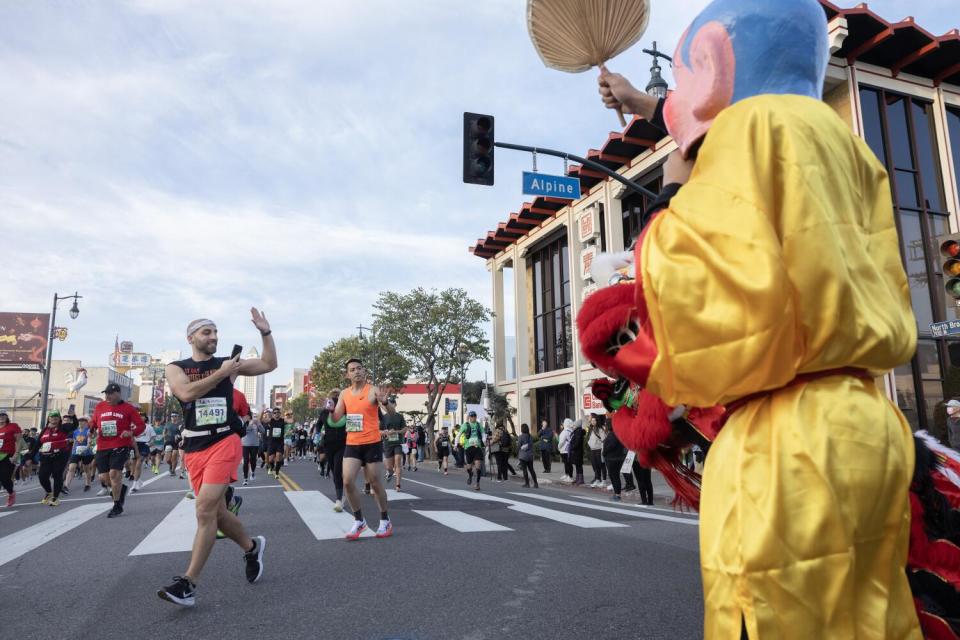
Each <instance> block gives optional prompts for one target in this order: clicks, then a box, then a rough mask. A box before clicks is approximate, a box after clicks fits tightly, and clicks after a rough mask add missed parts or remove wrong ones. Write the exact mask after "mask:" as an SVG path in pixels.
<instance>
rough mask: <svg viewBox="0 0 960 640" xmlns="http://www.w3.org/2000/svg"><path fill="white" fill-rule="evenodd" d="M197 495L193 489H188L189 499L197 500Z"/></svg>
mask: <svg viewBox="0 0 960 640" xmlns="http://www.w3.org/2000/svg"><path fill="white" fill-rule="evenodd" d="M196 499H197V496H196V495H195V494H194V493H193V489H190V491H187V500H196Z"/></svg>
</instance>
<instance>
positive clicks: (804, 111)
mask: <svg viewBox="0 0 960 640" xmlns="http://www.w3.org/2000/svg"><path fill="white" fill-rule="evenodd" d="M639 260H640V265H639V268H640V269H641V272H642V279H643V283H644V285H643V286H644V296H645V298H646V302H647V306H648V307H649V313H650V321H651V324H652V328H653V331H654V336H655V338H656V343H657V347H658V349H659V354H658V357H657V359H656V361H655V362H654V365H653V368H652V370H651V373H650V377H649V380H648V388H649V390H650V391H651V392H653V393H655V394H656V395H658V396H660V397H661V398H662V399H663V400H664V401H666V403H667V404H669V405H671V406H673V405H679V404H687V405H691V406H699V407H709V406H712V405H715V404H727V403H729V402H730V401H732V400H735V399H737V398H740V397H743V396H746V395H749V394H752V393H756V392H758V391H764V390H771V391H772V393H770V394H769V395H766V396H763V397H761V398H758V399H755V400H753V401H751V402H749V403H748V404H746V405H745V406H744V407H743V408H741V409H740V410H739V411H737V412H735V413H734V414H733V415H732V417H731V418H730V420H729V422H727V424H726V426H725V427H724V428H723V430H722V431H721V432H720V435H719V437H718V438H717V440H716V442H715V444H714V445H713V446H712V448H711V449H710V453H709V456H708V458H707V463H706V468H705V472H704V478H703V493H702V502H701V514H700V555H701V565H702V573H703V588H704V601H705V614H706V615H705V635H706V637H707V638H708V639H709V638H722V639H724V640H726V639H731V640H735V639H738V638H739V637H740V632H741V625H742V624H743V623H745V624H746V628H747V631H748V633H749V636H750V638H751V640H767V639H768V638H778V639H779V638H802V639H804V640H823V639H826V638H838V639H843V640H852V639H854V638H857V639H862V638H887V639H893V638H906V637H910V638H919V637H920V631H919V627H918V624H917V618H916V613H915V612H914V606H913V602H912V600H911V595H910V588H909V585H908V584H907V579H906V575H905V571H904V567H905V564H906V558H907V542H908V537H909V528H910V511H909V505H908V498H907V492H908V489H909V484H910V478H911V474H912V473H913V456H914V453H913V440H912V438H911V433H910V428H909V426H908V425H907V423H906V421H905V420H904V418H903V416H902V415H901V413H900V412H899V410H898V409H897V408H896V407H895V406H893V405H892V404H891V403H890V402H889V401H888V399H887V398H886V396H885V395H884V393H883V390H882V389H878V388H877V387H876V386H875V384H874V382H873V381H872V380H869V379H867V380H864V379H861V378H857V377H853V376H843V375H836V376H832V377H824V378H819V379H817V380H814V381H812V382H808V383H806V384H798V385H795V386H789V387H786V388H782V387H784V385H786V384H787V383H789V382H790V381H791V380H793V379H794V378H795V377H796V376H797V374H800V373H808V372H816V371H825V370H830V369H835V368H840V367H857V368H862V369H867V370H869V371H870V372H871V373H873V374H875V375H879V374H880V373H882V372H885V371H888V370H890V369H892V368H893V367H895V366H897V365H899V364H901V363H904V362H907V361H909V360H910V358H911V357H912V355H913V352H914V349H915V346H916V321H915V320H914V316H913V313H912V311H911V307H910V296H909V291H908V287H907V279H906V276H905V274H904V270H903V266H902V262H901V259H900V252H899V243H898V239H897V231H896V227H895V224H894V219H893V207H892V202H891V197H890V187H889V184H888V178H887V174H886V172H885V170H884V169H883V167H882V165H881V164H880V163H879V162H878V161H877V159H876V158H875V157H874V155H873V154H872V152H871V151H870V149H869V148H868V147H867V145H866V144H865V143H864V142H863V141H862V140H860V139H858V138H856V137H855V136H854V135H853V134H852V133H851V132H850V130H849V128H848V127H847V126H846V125H845V124H844V123H843V121H842V120H841V119H840V118H839V117H838V116H837V115H836V114H835V113H834V112H833V111H832V110H831V109H830V107H828V106H827V105H825V104H823V103H822V102H819V101H817V100H813V99H811V98H807V97H803V96H790V95H786V96H784V95H778V96H775V95H763V96H757V97H753V98H749V99H745V100H743V101H741V102H738V103H736V104H735V105H733V106H731V107H729V108H727V109H725V110H724V111H723V112H721V114H720V115H719V117H718V118H717V119H716V120H715V122H714V123H713V126H712V127H711V129H710V132H709V133H708V134H707V137H706V138H705V140H704V143H703V145H702V147H701V149H700V151H699V154H698V159H697V162H696V165H695V166H694V169H693V173H692V175H691V176H690V180H689V181H688V183H687V184H686V185H685V186H684V187H683V188H682V189H680V191H679V192H678V193H677V194H676V196H675V197H674V198H673V200H672V201H671V203H670V205H669V207H668V208H667V209H666V210H664V211H663V212H662V213H661V215H660V216H658V217H657V218H656V219H655V220H654V221H653V222H652V223H651V225H650V228H649V230H648V232H647V234H646V236H645V238H644V241H643V244H642V246H641V248H640V250H639Z"/></svg>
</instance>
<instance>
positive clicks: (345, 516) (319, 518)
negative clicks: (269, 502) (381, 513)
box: [283, 491, 373, 540]
mask: <svg viewBox="0 0 960 640" xmlns="http://www.w3.org/2000/svg"><path fill="white" fill-rule="evenodd" d="M283 495H285V496H287V500H289V501H290V504H292V505H293V508H294V509H296V510H297V514H298V515H299V516H300V519H301V520H303V522H304V524H306V525H307V528H309V529H310V533H312V534H313V537H314V538H316V539H317V540H340V539H342V538H343V536H344V535H345V534H346V533H347V532H348V531H350V527H352V526H353V516H352V515H351V514H349V513H347V512H342V513H337V512H335V511H334V510H333V501H331V500H330V498H328V497H327V496H325V495H323V494H322V493H320V492H319V491H284V492H283ZM372 535H373V531H371V530H370V529H369V528H368V529H367V530H366V531H364V532H363V534H361V537H368V536H372Z"/></svg>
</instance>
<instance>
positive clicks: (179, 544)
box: [130, 498, 197, 556]
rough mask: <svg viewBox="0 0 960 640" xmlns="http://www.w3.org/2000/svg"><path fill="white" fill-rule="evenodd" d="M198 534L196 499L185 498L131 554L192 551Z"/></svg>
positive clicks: (142, 554) (144, 554)
mask: <svg viewBox="0 0 960 640" xmlns="http://www.w3.org/2000/svg"><path fill="white" fill-rule="evenodd" d="M196 534H197V514H196V508H195V507H194V501H193V500H188V499H186V498H184V499H183V500H181V501H180V502H178V503H177V506H175V507H174V508H173V510H171V511H170V513H168V514H167V515H166V517H164V519H163V520H161V521H160V524H158V525H157V526H156V527H154V528H153V531H151V532H150V533H149V534H147V537H146V538H144V539H143V540H141V541H140V544H138V545H137V546H136V548H134V550H133V551H131V552H130V555H131V556H146V555H150V554H154V553H175V552H177V551H190V549H192V548H193V538H194V536H195V535H196Z"/></svg>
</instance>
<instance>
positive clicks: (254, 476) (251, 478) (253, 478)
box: [250, 471, 257, 482]
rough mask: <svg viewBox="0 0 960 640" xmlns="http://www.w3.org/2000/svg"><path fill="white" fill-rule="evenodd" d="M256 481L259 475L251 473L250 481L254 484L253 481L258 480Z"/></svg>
mask: <svg viewBox="0 0 960 640" xmlns="http://www.w3.org/2000/svg"><path fill="white" fill-rule="evenodd" d="M256 479H257V474H256V473H254V472H253V471H251V472H250V481H251V482H252V481H254V480H256Z"/></svg>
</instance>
